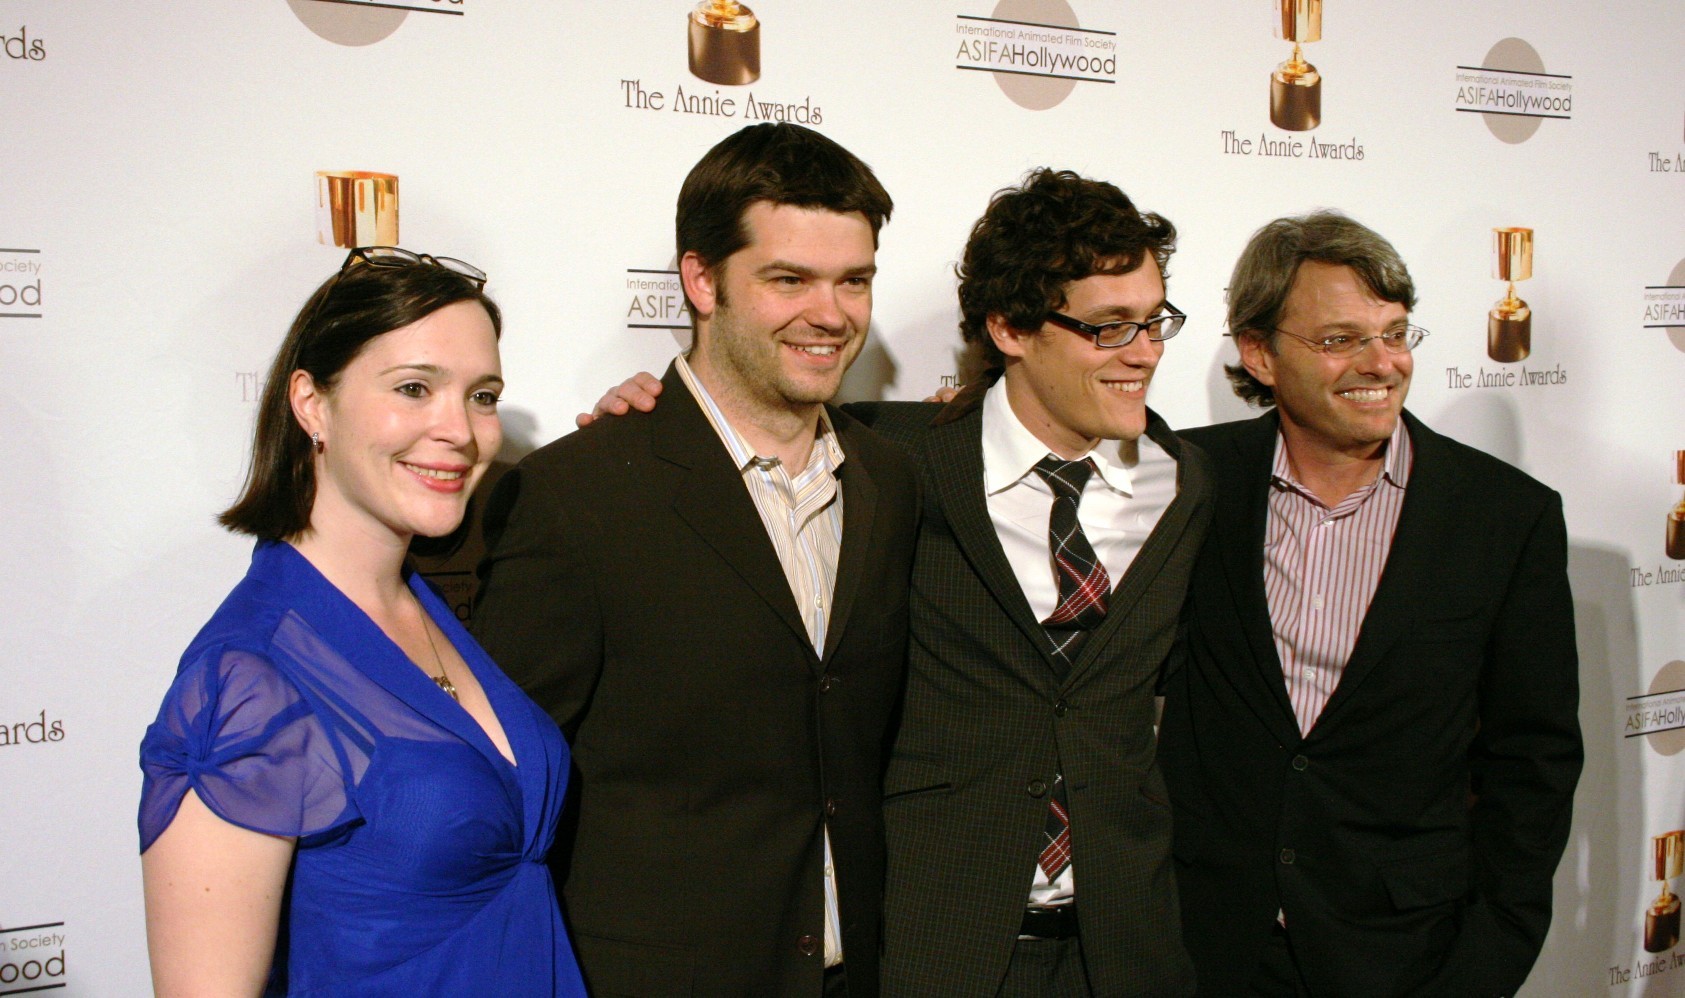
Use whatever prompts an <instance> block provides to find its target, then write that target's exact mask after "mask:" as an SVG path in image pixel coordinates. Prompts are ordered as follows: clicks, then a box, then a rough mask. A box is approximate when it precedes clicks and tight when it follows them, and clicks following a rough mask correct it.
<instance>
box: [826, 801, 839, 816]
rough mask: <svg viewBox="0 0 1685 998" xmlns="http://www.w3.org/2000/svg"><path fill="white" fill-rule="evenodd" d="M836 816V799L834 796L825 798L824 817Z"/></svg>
mask: <svg viewBox="0 0 1685 998" xmlns="http://www.w3.org/2000/svg"><path fill="white" fill-rule="evenodd" d="M836 816H837V799H836V798H835V797H827V798H825V817H827V818H834V817H836Z"/></svg>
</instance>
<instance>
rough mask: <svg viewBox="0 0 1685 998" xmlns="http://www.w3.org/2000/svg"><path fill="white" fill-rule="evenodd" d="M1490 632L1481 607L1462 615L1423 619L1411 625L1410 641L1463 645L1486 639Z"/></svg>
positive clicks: (1443, 615) (1455, 614)
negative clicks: (1445, 642)
mask: <svg viewBox="0 0 1685 998" xmlns="http://www.w3.org/2000/svg"><path fill="white" fill-rule="evenodd" d="M1488 630H1490V627H1489V626H1488V625H1487V622H1486V612H1485V608H1484V607H1480V608H1476V609H1472V610H1467V611H1464V612H1461V613H1454V614H1435V615H1433V616H1426V617H1422V618H1420V619H1418V620H1416V621H1415V622H1413V623H1412V624H1411V625H1410V634H1409V640H1411V641H1420V642H1430V643H1435V644H1437V643H1439V642H1444V641H1449V642H1455V643H1458V644H1461V643H1464V642H1468V641H1475V640H1478V639H1481V638H1484V637H1485V636H1486V632H1487V631H1488Z"/></svg>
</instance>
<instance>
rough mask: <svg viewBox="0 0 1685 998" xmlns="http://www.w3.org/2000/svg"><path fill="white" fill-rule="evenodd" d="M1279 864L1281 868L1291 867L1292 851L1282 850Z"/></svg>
mask: <svg viewBox="0 0 1685 998" xmlns="http://www.w3.org/2000/svg"><path fill="white" fill-rule="evenodd" d="M1281 864H1282V865H1283V866H1292V865H1293V850H1291V849H1283V850H1282V851H1281Z"/></svg>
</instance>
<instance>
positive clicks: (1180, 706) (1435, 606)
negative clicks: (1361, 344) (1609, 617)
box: [1160, 412, 1581, 998]
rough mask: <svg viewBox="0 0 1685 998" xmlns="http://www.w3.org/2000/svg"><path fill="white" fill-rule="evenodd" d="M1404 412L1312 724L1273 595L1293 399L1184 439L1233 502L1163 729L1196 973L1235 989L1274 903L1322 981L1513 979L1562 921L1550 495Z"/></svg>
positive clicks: (1560, 666)
mask: <svg viewBox="0 0 1685 998" xmlns="http://www.w3.org/2000/svg"><path fill="white" fill-rule="evenodd" d="M1404 418H1405V423H1406V426H1407V428H1408V431H1409V433H1410V439H1411V442H1412V444H1413V445H1414V448H1415V462H1414V466H1413V468H1412V470H1411V473H1410V480H1409V484H1408V486H1407V488H1406V492H1405V499H1404V507H1403V510H1402V511H1401V513H1400V516H1399V522H1398V528H1397V532H1396V534H1395V535H1394V538H1393V542H1392V548H1391V551H1390V553H1389V556H1388V558H1387V562H1386V566H1385V569H1384V571H1383V574H1382V577H1381V581H1380V586H1379V588H1378V589H1377V590H1376V592H1375V597H1374V600H1373V602H1372V603H1371V604H1370V607H1369V612H1368V615H1367V616H1366V617H1365V618H1364V621H1363V626H1362V629H1361V631H1360V633H1359V636H1358V640H1357V644H1356V647H1355V648H1354V649H1353V651H1352V656H1351V659H1350V661H1349V663H1348V664H1347V666H1346V669H1345V672H1344V674H1343V675H1342V677H1341V679H1340V681H1339V685H1338V686H1337V687H1336V689H1335V691H1334V693H1333V696H1332V697H1331V698H1330V699H1329V701H1328V704H1327V706H1326V708H1325V709H1324V710H1323V712H1322V714H1321V715H1320V716H1319V718H1318V720H1317V722H1316V724H1315V726H1314V727H1313V728H1312V730H1311V732H1310V734H1309V735H1308V736H1306V737H1303V738H1301V737H1300V735H1299V730H1298V726H1297V724H1296V723H1295V721H1294V719H1293V715H1292V713H1291V710H1290V708H1289V705H1288V699H1287V690H1286V685H1285V682H1284V680H1283V678H1282V673H1281V663H1280V660H1279V658H1278V656H1277V654H1276V649H1275V642H1274V638H1273V634H1272V630H1271V626H1270V617H1269V608H1268V605H1267V604H1266V602H1265V599H1264V576H1263V541H1264V529H1265V522H1266V515H1267V507H1266V503H1267V496H1268V490H1269V488H1270V484H1269V483H1270V471H1271V461H1272V457H1273V455H1274V448H1275V440H1276V433H1277V426H1278V416H1277V414H1275V413H1273V412H1271V413H1268V414H1266V415H1264V416H1263V417H1261V418H1258V419H1254V420H1248V421H1244V422H1238V423H1227V424H1223V425H1220V426H1212V427H1206V428H1204V429H1199V430H1193V431H1189V432H1188V433H1186V434H1184V436H1186V437H1187V438H1188V439H1189V440H1192V441H1194V442H1196V443H1198V444H1199V445H1200V446H1201V447H1203V448H1205V449H1206V451H1207V452H1208V453H1209V454H1210V455H1211V458H1212V460H1213V461H1214V462H1215V463H1216V465H1217V468H1218V495H1219V499H1218V504H1217V513H1216V517H1215V519H1214V520H1213V522H1212V527H1211V532H1210V534H1209V536H1208V537H1207V539H1206V542H1205V547H1204V550H1203V551H1201V553H1200V558H1199V566H1198V569H1197V570H1196V572H1195V573H1194V584H1193V586H1192V587H1191V590H1190V593H1189V597H1188V605H1187V611H1186V617H1185V627H1186V644H1185V656H1179V659H1180V661H1181V665H1180V667H1179V668H1177V669H1176V670H1175V671H1174V672H1173V674H1172V676H1171V678H1170V681H1169V685H1168V688H1167V691H1166V703H1165V716H1164V728H1163V732H1162V741H1161V746H1160V749H1161V756H1162V758H1163V759H1164V767H1165V775H1166V779H1167V780H1168V781H1169V785H1170V792H1171V797H1172V799H1173V801H1174V803H1175V806H1176V858H1177V861H1178V862H1177V879H1178V882H1179V884H1180V887H1181V892H1182V913H1183V917H1184V919H1185V921H1186V931H1187V942H1188V949H1189V951H1190V952H1191V953H1192V954H1193V957H1194V960H1195V962H1196V963H1197V964H1198V965H1199V968H1200V977H1201V980H1200V984H1201V993H1202V994H1209V995H1213V996H1227V995H1233V994H1239V993H1241V992H1242V991H1243V990H1244V986H1245V985H1246V983H1247V982H1248V981H1249V980H1250V979H1251V977H1252V975H1253V972H1254V971H1255V969H1256V966H1257V960H1258V956H1259V953H1260V951H1261V949H1262V947H1263V946H1264V945H1265V942H1266V941H1267V938H1268V935H1269V933H1270V932H1271V931H1272V927H1273V925H1274V923H1275V920H1276V913H1277V910H1278V909H1279V910H1281V911H1283V912H1285V914H1286V922H1287V926H1288V935H1289V938H1290V939H1291V941H1292V945H1293V948H1294V952H1295V953H1296V955H1297V957H1298V960H1299V963H1300V966H1301V970H1302V971H1303V973H1304V975H1305V977H1306V981H1307V984H1308V985H1309V987H1310V990H1311V993H1312V994H1313V995H1317V996H1324V995H1327V996H1346V995H1364V996H1366V998H1367V996H1388V995H1445V996H1456V998H1480V996H1495V995H1509V994H1513V993H1514V992H1515V989H1516V988H1518V987H1519V986H1520V985H1521V982H1522V981H1523V979H1525V978H1526V976H1527V972H1528V970H1529V969H1530V968H1531V967H1532V965H1533V961H1534V959H1535V958H1536V957H1537V955H1538V952H1539V947H1540V945H1541V944H1542V942H1543V940H1544V936H1545V931H1546V929H1547V928H1548V927H1549V924H1550V914H1551V878H1552V875H1553V873H1554V871H1555V869H1556V864H1557V861H1558V859H1559V858H1560V857H1561V854H1562V849H1563V846H1564V844H1565V842H1566V840H1567V835H1568V823H1569V815H1570V810H1571V806H1572V798H1573V793H1574V784H1575V782H1576V781H1577V779H1578V777H1579V771H1580V761H1581V749H1580V734H1579V726H1578V722H1577V719H1576V709H1577V705H1578V691H1579V685H1578V675H1577V660H1576V655H1575V650H1574V618H1573V606H1572V603H1571V597H1570V594H1569V591H1568V577H1567V571H1566V559H1567V534H1566V529H1565V527H1564V524H1563V518H1562V503H1561V499H1560V497H1558V496H1557V494H1556V493H1555V492H1553V491H1551V490H1550V489H1548V488H1546V487H1545V486H1543V485H1541V484H1539V483H1538V482H1536V481H1534V480H1533V479H1531V478H1529V477H1528V476H1526V475H1525V474H1523V473H1521V472H1520V471H1518V470H1516V469H1515V468H1512V467H1510V466H1509V465H1507V464H1504V463H1503V462H1501V461H1498V460H1497V459H1495V458H1492V457H1490V456H1488V455H1486V454H1483V453H1481V452H1479V451H1476V450H1473V449H1472V448H1469V447H1465V446H1463V445H1462V444H1459V443H1457V442H1455V441H1453V440H1450V439H1448V438H1446V437H1442V436H1440V435H1439V434H1437V433H1434V432H1433V431H1431V430H1429V429H1428V428H1427V427H1425V426H1423V425H1422V424H1421V423H1420V422H1419V421H1418V420H1416V419H1415V418H1414V417H1413V416H1411V415H1409V414H1408V413H1406V414H1405V417H1404Z"/></svg>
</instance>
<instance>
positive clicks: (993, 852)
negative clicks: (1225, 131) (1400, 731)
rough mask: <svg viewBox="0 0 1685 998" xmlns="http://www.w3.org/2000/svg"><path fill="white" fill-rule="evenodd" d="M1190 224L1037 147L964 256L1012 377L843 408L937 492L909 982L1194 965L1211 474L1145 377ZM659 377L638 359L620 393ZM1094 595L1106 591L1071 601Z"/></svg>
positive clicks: (888, 799)
mask: <svg viewBox="0 0 1685 998" xmlns="http://www.w3.org/2000/svg"><path fill="white" fill-rule="evenodd" d="M1174 248H1175V229H1174V228H1173V227H1172V226H1171V225H1170V223H1169V222H1168V221H1166V220H1165V219H1163V218H1160V217H1159V216H1157V215H1153V214H1143V213H1142V212H1141V211H1139V210H1138V209H1137V208H1136V207H1135V205H1134V204H1133V202H1131V201H1130V199H1129V198H1128V197H1127V196H1126V195H1125V194H1124V193H1123V192H1122V191H1120V190H1118V189H1117V188H1116V187H1115V186H1113V185H1111V184H1108V183H1104V182H1101V181H1096V180H1090V179H1087V178H1084V177H1079V176H1077V175H1076V174H1074V173H1070V172H1065V171H1054V170H1036V171H1034V172H1032V173H1031V174H1030V175H1029V176H1028V177H1027V178H1026V179H1025V180H1024V182H1023V183H1022V184H1020V185H1019V186H1017V187H1012V188H1008V189H1006V190H1003V191H1000V192H998V193H997V194H996V195H995V197H994V199H993V200H992V201H991V202H990V205H989V208H988V210H987V211H986V212H985V213H984V215H983V217H982V218H981V219H979V220H978V222H977V224H976V225H975V226H974V227H973V229H972V232H971V237H970V239H969V240H968V242H967V244H966V248H965V254H964V260H963V262H962V264H961V267H960V278H961V279H960V289H959V295H960V307H961V312H962V313H963V317H962V326H961V328H962V332H963V335H964V337H965V339H966V340H967V341H969V342H971V343H972V344H974V345H976V346H977V347H978V348H980V349H982V350H983V351H984V353H985V355H986V356H987V359H988V360H989V361H990V363H991V368H992V369H991V372H990V374H989V376H988V377H987V378H986V379H985V380H984V381H982V382H980V383H978V384H975V385H973V386H971V387H970V388H968V389H966V390H965V391H964V392H962V393H961V394H960V395H959V397H957V398H955V399H953V401H952V402H950V403H949V404H947V405H945V406H944V405H936V404H926V403H906V402H883V403H858V404H852V405H849V406H845V407H844V408H845V410H846V411H848V412H849V413H850V414H852V415H856V416H858V417H859V418H860V419H861V420H862V421H864V422H867V423H869V424H871V425H872V427H873V429H875V430H877V431H878V432H880V433H882V434H884V435H885V436H887V437H889V438H890V439H891V440H894V441H895V442H897V443H899V444H901V445H902V446H904V447H906V448H907V449H908V450H909V451H910V452H911V453H912V454H914V455H915V457H916V458H917V460H918V464H919V469H920V474H921V476H922V481H923V494H924V509H923V519H922V521H921V524H920V528H919V540H918V557H917V559H916V561H915V563H914V570H913V591H912V604H911V627H912V643H911V649H912V650H911V653H910V659H909V663H908V677H907V693H906V703H905V706H904V708H903V719H902V722H901V725H900V730H899V733H898V735H897V738H896V742H895V748H894V752H893V754H892V759H891V761H890V766H889V771H888V775H887V778H886V780H885V787H884V790H885V801H884V817H885V821H886V824H887V827H888V832H889V880H888V886H887V897H886V911H885V934H884V961H885V963H884V991H885V993H886V994H889V995H913V996H920V998H923V996H926V995H956V996H971V995H1007V996H1012V995H1034V996H1054V998H1058V996H1076V995H1090V994H1093V995H1142V996H1164V995H1183V994H1188V993H1191V991H1192V988H1193V979H1194V975H1193V968H1192V966H1191V964H1190V963H1189V962H1188V958H1187V955H1186V953H1185V952H1184V950H1183V948H1182V944H1181V940H1180V934H1179V919H1178V914H1177V903H1176V892H1175V888H1174V886H1173V884H1172V880H1171V860H1170V825H1169V818H1170V811H1169V806H1168V798H1167V796H1166V792H1165V789H1164V784H1163V780H1162V778H1161V777H1160V775H1159V771H1158V768H1157V766H1156V764H1155V762H1154V741H1155V738H1154V706H1155V705H1154V693H1155V690H1156V687H1157V685H1158V683H1159V680H1160V666H1161V664H1162V663H1163V661H1164V659H1165V657H1166V654H1167V653H1168V651H1169V649H1170V647H1171V644H1172V642H1173V640H1174V638H1175V634H1176V618H1177V613H1178V611H1179V609H1180V607H1181V604H1182V600H1183V597H1184V594H1185V593H1186V589H1187V583H1188V574H1189V571H1190V569H1191V567H1192V564H1193V558H1194V554H1195V552H1196V551H1197V549H1198V547H1199V543H1200V540H1201V538H1202V536H1203V534H1204V530H1205V524H1206V521H1207V520H1208V518H1209V516H1210V510H1211V478H1212V473H1211V469H1210V468H1209V466H1208V464H1207V463H1206V461H1205V459H1204V456H1203V455H1202V454H1201V453H1200V451H1199V450H1198V448H1194V447H1188V446H1184V445H1183V444H1182V443H1181V442H1180V441H1179V440H1178V439H1177V437H1176V436H1175V434H1174V433H1172V432H1171V430H1170V429H1169V427H1167V426H1166V425H1165V423H1164V421H1163V420H1162V419H1160V418H1159V417H1158V416H1157V414H1155V413H1153V412H1152V411H1151V410H1150V409H1148V408H1147V406H1146V402H1145V396H1146V392H1147V386H1148V384H1149V382H1150V381H1151V379H1152V375H1153V372H1154V370H1155V369H1156V368H1157V366H1158V363H1159V359H1160V358H1161V357H1162V355H1163V353H1164V349H1165V348H1164V345H1163V340H1166V339H1168V338H1170V337H1171V336H1172V335H1174V334H1175V333H1176V331H1177V330H1178V329H1179V328H1180V327H1181V324H1182V316H1181V313H1180V312H1178V311H1177V310H1176V309H1175V307H1174V306H1172V305H1171V304H1170V303H1169V302H1168V301H1167V300H1166V297H1165V284H1164V267H1165V265H1166V263H1167V262H1168V261H1169V258H1170V255H1171V253H1172V251H1173V250H1174ZM641 377H642V378H644V379H647V377H648V376H647V375H645V376H641ZM660 393H661V391H660V388H659V386H657V385H656V384H655V383H653V382H652V381H649V380H640V379H639V378H634V379H632V380H630V381H628V382H626V383H625V384H623V385H621V386H620V388H619V389H617V390H611V391H610V393H609V394H608V395H606V396H604V398H603V400H602V402H601V403H599V406H598V412H599V414H600V413H602V412H624V411H626V410H627V408H628V406H629V405H630V406H631V407H635V408H639V409H643V408H647V407H649V406H651V405H653V403H654V398H653V396H654V395H656V394H660ZM665 404H666V403H663V405H665ZM1038 465H1039V466H1041V467H1039V468H1038ZM1044 475H1045V476H1046V477H1044ZM1063 489H1069V492H1068V493H1064V492H1062V490H1063ZM1061 503H1068V504H1069V505H1068V507H1067V509H1066V511H1065V514H1063V515H1065V516H1066V519H1064V520H1063V521H1062V520H1061V516H1062V514H1061V512H1060V511H1059V506H1060V504H1061ZM1072 511H1074V513H1073V512H1072ZM1072 520H1074V521H1075V525H1076V526H1077V527H1079V528H1080V534H1081V538H1080V544H1079V545H1072V544H1071V543H1069V542H1070V540H1071V529H1072V523H1071V521H1072ZM1055 533H1057V534H1059V535H1060V541H1059V542H1058V543H1055V541H1054V539H1053V535H1054V534H1055ZM1073 547H1076V548H1081V549H1082V550H1080V551H1076V552H1074V551H1073ZM1095 563H1098V564H1099V566H1100V567H1101V569H1102V571H1101V572H1098V573H1097V572H1095V571H1094V570H1093V566H1094V564H1095ZM1073 568H1075V569H1077V570H1076V571H1073ZM1085 593H1086V594H1089V595H1092V594H1095V593H1103V594H1104V596H1105V599H1104V600H1101V601H1098V602H1099V603H1102V604H1103V605H1102V606H1096V605H1092V604H1089V605H1087V608H1086V610H1085V611H1084V612H1081V613H1072V612H1070V610H1071V607H1072V605H1073V600H1075V601H1084V594H1085ZM1079 898H1080V899H1081V904H1080V906H1079V905H1078V903H1077V902H1078V899H1079Z"/></svg>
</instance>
